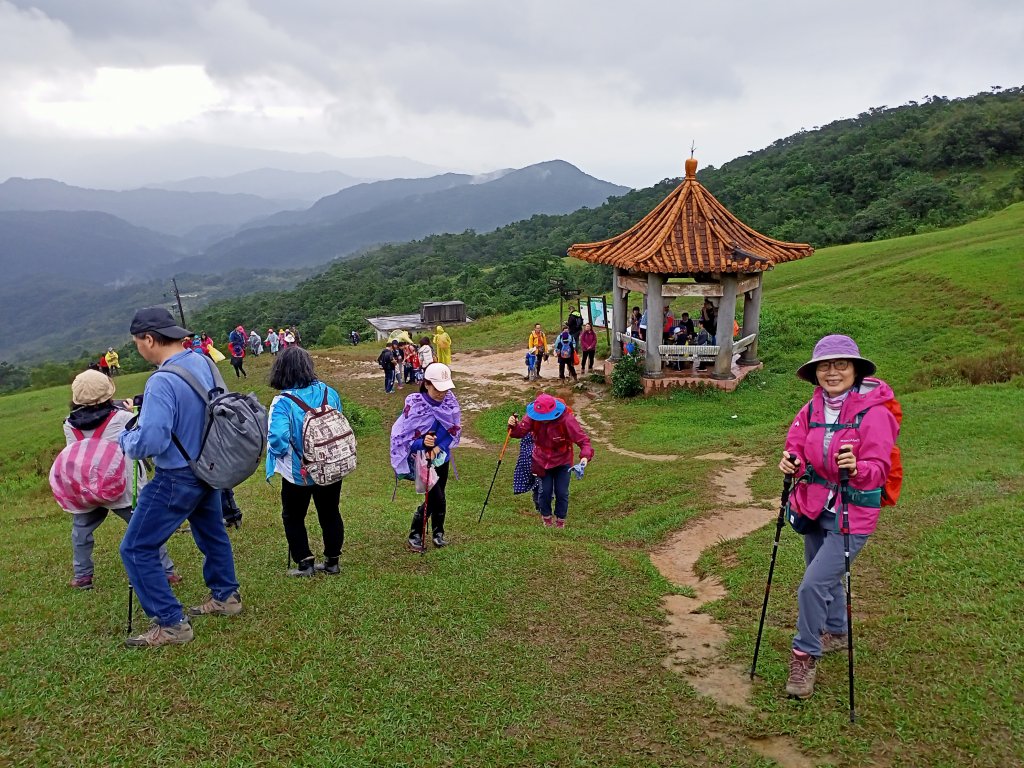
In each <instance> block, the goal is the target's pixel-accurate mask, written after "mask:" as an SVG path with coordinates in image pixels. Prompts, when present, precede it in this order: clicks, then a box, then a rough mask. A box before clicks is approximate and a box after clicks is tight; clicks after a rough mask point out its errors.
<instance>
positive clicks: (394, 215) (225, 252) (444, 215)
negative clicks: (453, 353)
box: [182, 160, 628, 272]
mask: <svg viewBox="0 0 1024 768" xmlns="http://www.w3.org/2000/svg"><path fill="white" fill-rule="evenodd" d="M477 180H478V179H477V178H476V177H473V176H468V175H465V174H452V173H449V174H444V175H443V176H434V177H432V178H429V179H417V180H411V179H395V180H392V181H383V182H376V183H373V184H360V185H357V186H355V187H350V188H348V189H345V190H342V191H341V192H339V193H337V194H335V195H332V196H330V197H327V198H323V199H322V200H320V201H318V202H317V203H316V204H315V205H314V206H312V207H311V208H309V209H308V210H306V211H301V212H292V213H287V214H278V215H276V216H274V217H272V218H271V219H269V220H268V221H267V222H263V223H264V224H269V225H267V226H260V227H254V228H248V229H244V230H243V231H242V232H240V233H239V234H237V235H235V236H234V237H231V238H227V239H225V240H221V241H220V242H218V243H215V244H214V245H212V246H211V247H210V248H208V249H207V250H206V251H205V253H204V254H203V255H202V256H199V257H195V258H193V259H187V260H185V261H184V262H182V264H183V266H187V267H188V268H190V269H192V270H200V269H201V270H204V271H213V272H221V271H224V270H226V269H233V268H240V267H249V268H258V267H271V266H289V267H301V266H308V265H312V264H324V263H326V262H328V261H332V260H334V259H338V258H343V257H345V256H348V255H351V254H353V253H356V252H358V251H360V250H364V249H366V248H368V247H370V246H374V245H379V244H381V243H393V242H404V241H407V240H415V239H417V238H420V237H425V236H426V235H432V234H439V233H443V232H453V233H456V232H464V231H466V230H470V229H471V230H474V231H477V232H489V231H491V230H493V229H497V228H498V227H501V226H504V225H505V224H510V223H512V222H513V221H519V220H521V219H528V218H530V217H531V216H534V215H536V214H539V213H547V214H559V213H569V212H571V211H575V210H577V209H579V208H584V207H596V206H598V205H601V204H602V203H604V202H605V201H606V200H607V199H608V198H609V197H614V196H617V195H621V194H624V193H625V192H627V191H628V188H626V187H620V186H618V185H615V184H610V183H609V182H606V181H601V180H600V179H595V178H594V177H593V176H588V175H587V174H585V173H583V172H582V171H581V170H579V169H578V168H576V167H575V166H573V165H571V164H569V163H567V162H564V161H562V160H552V161H550V162H546V163H538V164H537V165H531V166H528V167H526V168H522V169H520V170H516V171H510V172H508V173H503V174H500V175H498V176H497V178H493V179H492V180H486V181H484V182H483V183H475V182H476V181H477Z"/></svg>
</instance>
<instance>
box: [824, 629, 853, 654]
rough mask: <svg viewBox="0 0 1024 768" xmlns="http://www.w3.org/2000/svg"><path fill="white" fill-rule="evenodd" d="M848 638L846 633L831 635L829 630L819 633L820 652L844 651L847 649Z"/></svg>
mask: <svg viewBox="0 0 1024 768" xmlns="http://www.w3.org/2000/svg"><path fill="white" fill-rule="evenodd" d="M848 643H849V640H848V638H847V637H846V635H833V634H832V633H831V632H822V633H821V652H822V653H823V654H825V653H839V652H840V651H842V652H843V653H846V651H848V650H849V645H848Z"/></svg>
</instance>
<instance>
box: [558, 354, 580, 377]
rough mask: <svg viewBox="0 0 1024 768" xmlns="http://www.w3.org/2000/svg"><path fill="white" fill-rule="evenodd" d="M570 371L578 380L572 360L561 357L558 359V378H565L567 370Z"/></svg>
mask: <svg viewBox="0 0 1024 768" xmlns="http://www.w3.org/2000/svg"><path fill="white" fill-rule="evenodd" d="M566 368H568V369H569V374H570V375H571V376H572V377H573V378H574V379H575V378H576V366H574V365H573V364H572V358H571V357H569V358H565V357H560V358H558V378H560V379H564V378H565V369H566Z"/></svg>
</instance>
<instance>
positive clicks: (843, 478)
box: [836, 445, 853, 485]
mask: <svg viewBox="0 0 1024 768" xmlns="http://www.w3.org/2000/svg"><path fill="white" fill-rule="evenodd" d="M852 452H853V448H851V447H850V446H848V445H844V446H843V447H842V448H840V449H839V453H838V454H836V457H837V458H838V457H839V456H842V455H843V454H844V453H852ZM839 482H840V483H843V484H844V485H845V484H846V483H848V482H850V470H848V469H840V470H839Z"/></svg>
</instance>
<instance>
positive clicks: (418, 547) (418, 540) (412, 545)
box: [409, 533, 426, 552]
mask: <svg viewBox="0 0 1024 768" xmlns="http://www.w3.org/2000/svg"><path fill="white" fill-rule="evenodd" d="M409 549H410V551H412V552H423V551H425V550H426V547H424V546H423V537H422V536H420V535H419V534H418V533H414V534H413V535H412V536H410V537H409Z"/></svg>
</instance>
